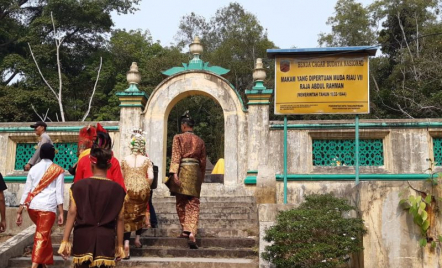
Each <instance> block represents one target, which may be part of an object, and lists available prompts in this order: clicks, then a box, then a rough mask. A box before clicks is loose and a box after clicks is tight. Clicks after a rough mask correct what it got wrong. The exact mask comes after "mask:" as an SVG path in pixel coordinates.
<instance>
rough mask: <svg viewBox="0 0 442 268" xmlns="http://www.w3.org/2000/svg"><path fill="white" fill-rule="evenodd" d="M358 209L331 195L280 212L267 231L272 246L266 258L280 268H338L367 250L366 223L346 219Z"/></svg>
mask: <svg viewBox="0 0 442 268" xmlns="http://www.w3.org/2000/svg"><path fill="white" fill-rule="evenodd" d="M355 209H356V208H355V207H353V206H351V205H349V204H348V201H347V200H345V199H342V198H337V197H334V196H333V195H331V194H324V195H310V196H306V198H305V202H304V203H302V204H301V205H300V206H299V208H296V209H292V210H288V211H283V212H280V214H279V215H278V218H277V222H276V224H275V225H274V226H272V227H270V228H269V229H268V230H267V231H266V235H265V237H264V239H265V240H266V241H267V242H271V243H272V244H271V245H270V246H267V247H266V249H265V252H264V253H263V255H262V256H263V258H264V259H266V260H268V261H270V262H272V263H273V264H275V265H276V267H277V268H282V267H284V268H309V267H315V268H320V267H337V265H339V264H343V263H345V262H346V261H347V259H348V258H349V255H350V254H351V253H355V252H359V251H361V250H363V248H362V246H361V244H362V235H364V234H365V233H366V230H365V229H364V224H363V221H362V219H359V218H350V217H346V216H347V215H349V212H351V211H353V210H355Z"/></svg>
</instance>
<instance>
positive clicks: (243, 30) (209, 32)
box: [176, 3, 275, 98]
mask: <svg viewBox="0 0 442 268" xmlns="http://www.w3.org/2000/svg"><path fill="white" fill-rule="evenodd" d="M197 34H198V35H200V37H201V42H202V44H203V45H204V53H203V55H202V58H203V60H204V61H206V62H210V63H211V64H212V65H218V66H221V67H224V68H227V69H229V70H230V73H229V74H227V76H226V78H227V79H229V81H230V82H231V83H232V84H233V85H234V86H235V88H236V89H237V90H238V91H239V93H240V94H241V96H242V97H243V98H244V90H246V89H251V88H252V87H253V80H252V75H251V74H252V72H253V69H254V68H255V61H256V58H265V55H266V49H268V48H275V44H273V42H271V41H270V40H269V39H268V38H267V32H266V31H265V30H264V28H263V27H262V26H261V24H260V23H259V21H258V19H257V17H256V16H255V15H253V14H252V13H250V12H247V11H246V10H244V8H243V7H242V6H241V5H240V4H238V3H230V4H229V5H228V6H226V7H224V8H220V9H219V10H217V12H216V14H215V16H213V17H212V18H211V19H210V21H209V22H206V21H205V19H204V17H202V16H198V15H196V14H194V13H191V14H190V15H188V16H184V17H183V18H182V20H181V22H180V26H179V31H178V33H177V35H176V36H177V41H178V42H179V44H181V45H187V44H190V43H191V42H192V40H193V37H194V36H195V35H197ZM266 67H269V68H270V70H269V71H268V73H267V75H268V76H269V77H268V79H267V80H266V81H265V82H266V84H268V87H269V88H273V75H274V71H273V68H274V64H273V61H270V62H269V63H268V64H266Z"/></svg>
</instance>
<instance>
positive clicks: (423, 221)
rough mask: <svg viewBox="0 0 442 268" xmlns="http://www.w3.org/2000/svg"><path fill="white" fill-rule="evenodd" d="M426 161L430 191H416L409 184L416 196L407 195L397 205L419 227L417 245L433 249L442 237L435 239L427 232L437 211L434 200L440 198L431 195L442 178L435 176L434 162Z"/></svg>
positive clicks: (400, 195) (441, 175) (439, 175)
mask: <svg viewBox="0 0 442 268" xmlns="http://www.w3.org/2000/svg"><path fill="white" fill-rule="evenodd" d="M427 161H428V162H430V167H429V168H428V169H427V170H426V171H428V172H429V173H430V174H429V178H428V180H427V182H429V184H430V189H431V190H430V191H422V190H417V189H415V188H413V187H412V186H411V185H410V184H409V187H408V188H410V189H412V190H414V191H415V192H417V193H418V195H416V196H415V195H409V196H408V197H407V198H405V199H401V200H400V201H399V205H400V206H401V207H402V208H403V209H405V210H408V213H409V214H410V215H411V216H412V217H413V222H414V223H415V224H416V225H417V226H418V227H419V230H420V232H421V236H422V238H421V239H419V245H420V246H421V247H425V246H427V243H428V242H430V245H431V248H435V247H436V245H437V244H436V243H440V242H442V239H441V238H442V237H441V236H440V235H439V236H438V237H437V238H436V237H433V236H432V235H430V234H429V233H432V232H429V229H430V227H431V226H432V225H434V219H435V217H434V213H435V212H437V211H438V210H439V208H438V205H437V202H436V200H440V197H438V196H435V195H432V194H431V193H437V192H438V191H437V190H436V189H435V188H436V187H438V186H439V180H440V179H441V178H442V174H441V173H438V174H436V173H435V172H434V165H435V162H434V161H433V160H432V159H430V158H429V159H427ZM408 188H407V189H408ZM407 189H406V190H407ZM403 194H404V191H401V192H400V193H399V197H402V196H403Z"/></svg>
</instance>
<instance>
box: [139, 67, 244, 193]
mask: <svg viewBox="0 0 442 268" xmlns="http://www.w3.org/2000/svg"><path fill="white" fill-rule="evenodd" d="M191 95H202V96H206V97H209V98H212V99H213V100H215V101H216V102H217V103H218V104H219V105H220V106H221V108H222V110H223V113H224V133H225V134H224V135H225V146H224V158H225V160H224V161H225V174H224V187H225V188H228V189H235V188H237V187H240V188H242V187H243V182H242V181H243V179H244V178H245V176H246V170H247V115H246V110H245V108H244V104H243V103H242V101H241V99H240V97H239V96H238V94H237V92H236V91H235V89H234V88H233V86H232V85H231V84H230V83H229V82H228V81H227V80H226V79H224V78H223V77H221V76H218V75H216V74H214V73H211V72H207V71H185V72H180V73H178V74H176V75H173V76H171V77H169V78H167V79H165V80H164V81H163V82H162V83H161V84H159V85H158V86H157V88H156V89H155V90H154V91H153V93H152V95H151V96H150V98H149V100H148V102H147V105H146V108H145V111H144V112H143V116H144V118H143V120H142V122H143V129H144V130H145V131H146V133H147V137H148V141H147V143H148V152H149V156H150V158H151V159H152V161H153V162H154V163H156V164H158V166H159V177H160V178H164V177H165V174H166V171H167V170H166V169H167V168H168V167H166V149H167V148H166V144H167V119H168V117H169V114H170V111H171V110H172V108H173V107H174V106H175V105H176V104H177V103H178V102H179V101H180V100H182V99H184V98H186V97H188V96H191ZM202 138H203V139H204V137H202ZM159 187H163V185H162V184H161V186H159Z"/></svg>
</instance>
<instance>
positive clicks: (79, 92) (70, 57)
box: [0, 0, 139, 121]
mask: <svg viewBox="0 0 442 268" xmlns="http://www.w3.org/2000/svg"><path fill="white" fill-rule="evenodd" d="M138 2H139V0H103V1H75V0H46V1H13V0H2V1H0V43H1V46H0V76H1V80H0V83H1V85H2V86H5V87H7V90H5V91H4V93H5V94H6V95H4V98H5V99H9V100H13V99H16V98H17V97H18V98H22V99H26V100H29V101H30V102H27V103H26V104H27V105H25V106H27V107H29V104H34V106H35V108H36V110H37V111H38V113H39V114H42V113H45V112H46V111H47V108H50V109H49V118H51V119H52V120H53V121H56V115H55V114H56V113H58V105H57V102H56V101H55V97H54V95H53V94H52V93H51V92H50V91H49V89H48V88H47V87H46V85H45V84H44V83H43V81H42V79H41V77H40V75H39V74H38V71H37V68H36V66H35V64H34V62H33V60H32V58H31V57H30V51H29V47H28V43H29V44H30V45H31V46H32V49H33V52H34V54H35V57H36V60H37V62H38V64H39V66H40V68H41V71H42V73H43V75H44V76H45V78H46V79H47V80H48V82H49V83H50V84H51V85H52V87H54V88H55V89H56V91H58V84H59V79H58V70H57V61H56V51H55V45H54V39H55V38H63V42H62V46H61V47H60V61H61V72H62V81H63V84H62V86H63V93H62V94H63V98H62V100H63V106H64V109H65V115H66V119H67V120H78V119H80V118H81V117H82V116H83V115H84V113H85V111H86V109H87V105H88V100H89V98H90V94H91V91H92V89H93V87H94V83H95V79H96V75H97V69H98V66H99V60H100V56H103V54H105V50H104V48H105V47H104V45H105V44H106V39H105V34H106V33H109V32H110V30H111V27H112V26H113V22H112V19H111V13H112V12H117V13H128V12H133V11H135V10H136V9H135V8H134V7H133V5H136V4H137V3H138ZM51 13H52V14H53V18H54V24H55V27H56V29H57V34H55V32H54V29H53V25H52V21H51ZM105 68H106V67H104V69H105ZM124 71H126V70H124ZM17 80H18V81H17ZM104 81H105V80H104ZM14 84H18V85H14ZM14 87H19V88H20V89H22V90H20V91H17V92H14V91H12V90H11V89H13V88H14ZM111 89H112V88H111ZM22 92H32V95H38V96H45V98H46V99H44V98H43V100H42V101H35V98H30V97H29V96H27V95H26V94H25V93H24V94H21V93H22ZM97 92H99V93H100V92H101V93H103V92H104V93H105V94H106V93H108V92H106V88H104V87H102V84H101V83H99V84H98V88H97ZM48 93H49V94H48ZM11 94H12V95H11ZM17 94H18V96H16V95H17ZM48 104H51V105H49V106H48ZM27 107H26V108H24V109H23V107H14V110H16V109H18V108H20V109H21V112H19V113H16V114H15V115H14V116H12V117H11V116H10V115H9V114H8V110H5V113H2V114H0V118H1V120H4V121H12V120H14V121H23V120H27V121H31V120H35V119H36V117H37V116H36V115H35V114H34V112H33V111H32V110H31V109H28V108H27ZM1 112H3V110H2V111H1Z"/></svg>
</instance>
